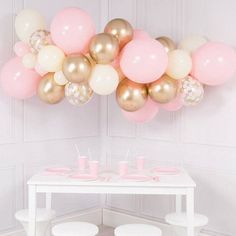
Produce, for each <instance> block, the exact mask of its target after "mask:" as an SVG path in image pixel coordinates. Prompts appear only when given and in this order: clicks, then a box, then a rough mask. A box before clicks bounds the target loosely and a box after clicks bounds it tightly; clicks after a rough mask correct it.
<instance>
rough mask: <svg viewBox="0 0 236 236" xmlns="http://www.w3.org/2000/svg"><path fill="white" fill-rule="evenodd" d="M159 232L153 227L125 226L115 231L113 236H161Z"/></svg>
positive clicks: (142, 225)
mask: <svg viewBox="0 0 236 236" xmlns="http://www.w3.org/2000/svg"><path fill="white" fill-rule="evenodd" d="M161 234H162V233H161V230H160V229H159V228H157V227H155V226H153V225H146V224H127V225H121V226H119V227H117V228H116V229H115V236H161Z"/></svg>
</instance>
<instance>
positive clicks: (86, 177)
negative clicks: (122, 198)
mask: <svg viewBox="0 0 236 236" xmlns="http://www.w3.org/2000/svg"><path fill="white" fill-rule="evenodd" d="M70 178H72V179H78V180H81V181H95V180H97V179H98V177H97V176H93V175H90V174H74V175H71V176H70Z"/></svg>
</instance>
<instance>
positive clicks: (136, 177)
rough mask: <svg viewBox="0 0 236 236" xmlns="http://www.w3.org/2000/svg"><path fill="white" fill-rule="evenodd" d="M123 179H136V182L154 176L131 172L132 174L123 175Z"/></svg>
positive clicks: (150, 178) (147, 179) (148, 179)
mask: <svg viewBox="0 0 236 236" xmlns="http://www.w3.org/2000/svg"><path fill="white" fill-rule="evenodd" d="M122 179H124V180H129V181H135V182H144V181H150V180H152V177H151V176H147V175H139V174H130V175H126V176H123V177H122Z"/></svg>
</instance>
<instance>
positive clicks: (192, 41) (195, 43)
mask: <svg viewBox="0 0 236 236" xmlns="http://www.w3.org/2000/svg"><path fill="white" fill-rule="evenodd" d="M207 41H208V40H207V39H206V38H205V37H203V36H200V35H192V36H189V37H187V38H185V39H183V40H182V41H181V42H180V44H179V48H180V49H184V50H186V51H188V52H189V53H190V54H192V53H193V52H194V51H195V50H196V49H197V48H199V47H201V46H202V45H203V44H205V43H207Z"/></svg>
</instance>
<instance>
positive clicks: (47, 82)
mask: <svg viewBox="0 0 236 236" xmlns="http://www.w3.org/2000/svg"><path fill="white" fill-rule="evenodd" d="M64 93H65V92H64V86H61V85H58V84H56V82H55V81H54V73H48V74H46V75H45V76H44V77H43V78H42V80H41V81H40V83H39V87H38V96H39V98H40V99H41V100H42V101H44V102H46V103H49V104H55V103H58V102H60V101H61V100H62V99H63V98H64Z"/></svg>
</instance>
